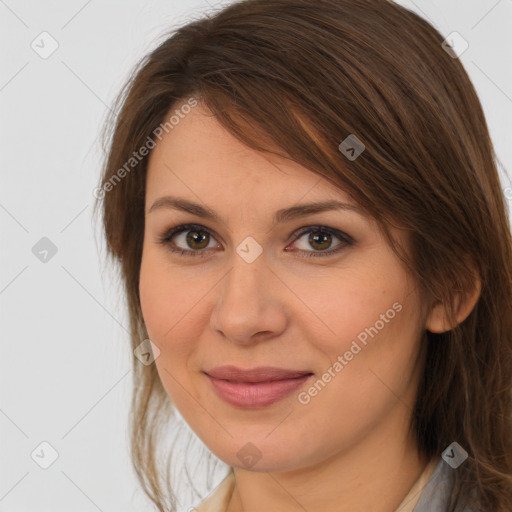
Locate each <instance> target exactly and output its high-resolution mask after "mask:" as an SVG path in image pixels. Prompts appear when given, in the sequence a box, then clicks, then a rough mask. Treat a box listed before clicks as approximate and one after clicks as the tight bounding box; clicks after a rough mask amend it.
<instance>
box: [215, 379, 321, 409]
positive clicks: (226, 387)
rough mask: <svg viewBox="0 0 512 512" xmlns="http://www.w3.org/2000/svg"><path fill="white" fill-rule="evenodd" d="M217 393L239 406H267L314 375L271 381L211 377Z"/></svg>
mask: <svg viewBox="0 0 512 512" xmlns="http://www.w3.org/2000/svg"><path fill="white" fill-rule="evenodd" d="M207 377H208V378H209V379H210V381H211V383H212V384H213V388H214V389H215V392H216V393H217V395H218V396H219V397H220V398H222V399H223V400H224V401H226V402H228V403H229V404H231V405H234V406H237V407H248V408H253V407H265V406H267V405H270V404H273V403H274V402H277V401H278V400H281V399H283V398H284V397H286V396H288V395H289V394H290V393H292V392H293V391H295V390H296V389H297V388H298V387H300V386H302V384H304V382H306V381H307V380H308V379H309V378H310V377H313V375H304V376H303V377H297V378H295V379H283V380H275V381H271V382H255V383H252V384H249V383H247V382H232V381H227V380H222V379H215V378H214V377H210V376H209V375H207Z"/></svg>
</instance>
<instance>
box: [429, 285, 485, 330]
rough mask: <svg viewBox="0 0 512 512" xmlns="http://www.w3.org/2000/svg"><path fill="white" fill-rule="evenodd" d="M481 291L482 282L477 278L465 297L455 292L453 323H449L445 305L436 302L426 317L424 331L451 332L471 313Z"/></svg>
mask: <svg viewBox="0 0 512 512" xmlns="http://www.w3.org/2000/svg"><path fill="white" fill-rule="evenodd" d="M481 291H482V282H481V280H480V278H479V277H477V278H476V279H475V281H474V286H473V288H472V289H471V290H469V291H468V292H467V293H466V294H465V296H464V294H463V293H462V292H457V293H456V294H455V295H454V301H455V308H454V310H455V311H456V312H457V313H456V319H455V322H453V323H452V322H450V318H449V313H448V308H446V305H445V304H443V303H441V302H437V303H435V304H434V305H433V306H432V309H431V311H430V313H429V315H428V318H427V323H426V326H425V328H426V330H427V331H430V332H433V333H443V332H447V331H451V330H452V329H453V328H455V327H456V326H457V325H459V324H460V323H462V322H463V321H464V320H465V319H466V318H467V317H468V316H469V315H470V313H471V311H473V309H474V307H475V305H476V303H477V302H478V299H479V297H480V292H481Z"/></svg>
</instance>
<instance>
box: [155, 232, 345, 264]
mask: <svg viewBox="0 0 512 512" xmlns="http://www.w3.org/2000/svg"><path fill="white" fill-rule="evenodd" d="M186 231H204V232H206V233H207V234H208V236H210V237H213V235H212V233H211V231H210V230H209V229H207V228H205V227H204V226H201V225H200V224H182V225H180V226H176V227H175V228H172V229H170V230H169V231H167V232H166V233H165V234H164V235H163V236H162V237H159V238H158V243H160V244H162V245H164V246H165V247H166V248H167V249H168V250H169V251H171V252H172V253H178V254H180V255H181V256H192V257H196V256H199V257H204V256H206V254H205V253H207V251H208V250H207V249H200V250H196V251H193V250H186V249H176V248H174V247H172V246H171V245H170V242H171V240H172V238H173V237H174V236H175V235H178V234H180V233H183V232H186ZM309 232H321V233H327V234H329V235H333V236H335V237H337V238H339V239H340V240H341V242H342V243H341V244H338V245H337V246H336V248H335V249H329V250H326V251H302V252H305V253H306V254H303V255H302V256H301V257H304V258H311V257H313V258H315V257H327V256H331V255H333V254H336V253H338V252H340V251H341V250H343V249H344V248H345V247H346V246H351V245H353V244H354V239H353V238H352V237H350V236H349V235H347V234H346V233H343V232H342V231H338V230H337V229H332V228H328V227H326V226H306V227H304V228H301V229H299V230H298V231H297V232H296V233H294V235H295V238H294V240H293V242H292V243H294V242H296V241H297V240H299V239H300V238H301V237H302V235H304V234H306V233H309ZM213 238H214V237H213Z"/></svg>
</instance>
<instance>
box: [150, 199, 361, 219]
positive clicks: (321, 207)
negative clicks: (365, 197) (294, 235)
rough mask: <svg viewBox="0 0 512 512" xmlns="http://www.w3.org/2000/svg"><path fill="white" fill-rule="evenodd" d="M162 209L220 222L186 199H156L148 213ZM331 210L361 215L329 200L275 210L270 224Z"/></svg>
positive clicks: (352, 206) (211, 212) (214, 215)
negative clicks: (179, 211)
mask: <svg viewBox="0 0 512 512" xmlns="http://www.w3.org/2000/svg"><path fill="white" fill-rule="evenodd" d="M162 208H168V209H173V210H181V211H184V212H188V213H191V214H193V215H197V216H198V217H204V218H206V219H212V220H215V221H217V222H221V219H220V217H219V215H217V214H216V213H215V212H214V211H213V210H211V209H210V208H208V207H206V206H203V205H201V204H199V203H195V202H193V201H189V200H188V199H182V198H179V197H172V196H164V197H160V198H158V199H157V200H156V201H155V202H154V203H153V204H152V205H151V208H150V209H149V211H148V213H151V212H154V211H155V210H159V209H162ZM332 210H346V211H353V212H356V213H358V214H359V215H363V213H362V210H361V208H360V207H359V206H357V205H354V204H350V203H344V202H342V201H336V200H329V201H320V202H317V203H307V204H299V205H296V206H291V207H290V208H283V209H281V210H277V211H276V212H275V214H274V218H273V221H272V223H273V225H274V224H277V223H280V222H287V221H290V220H293V219H297V218H300V217H306V216H308V215H312V214H314V213H322V212H326V211H332Z"/></svg>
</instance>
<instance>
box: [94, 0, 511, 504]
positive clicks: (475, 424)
mask: <svg viewBox="0 0 512 512" xmlns="http://www.w3.org/2000/svg"><path fill="white" fill-rule="evenodd" d="M443 39H444V38H443V36H442V35H441V34H440V33H439V32H438V31H437V30H436V29H435V28H433V27H432V26H431V25H430V24H429V23H427V22H426V21H425V20H424V19H422V18H421V17H420V16H418V15H416V14H414V13H413V12H411V11H409V10H407V9H405V8H403V7H401V6H399V5H397V4H394V3H392V2H390V1H388V0H245V1H238V2H236V3H233V4H232V5H229V6H228V7H226V8H224V9H223V10H221V11H219V12H216V13H214V14H212V15H205V16H204V17H203V18H200V19H197V20H194V21H192V22H190V23H188V24H187V25H185V26H183V27H181V28H179V29H178V30H173V31H172V33H171V34H169V35H168V36H167V37H166V38H165V40H164V41H163V42H161V44H159V46H158V47H157V48H156V49H154V50H153V51H151V52H150V53H149V54H148V55H147V56H145V57H144V58H143V59H141V61H140V62H139V63H138V64H137V66H136V67H135V69H134V72H133V75H132V77H131V79H130V80H129V81H128V82H127V83H126V84H125V86H124V88H123V89H122V91H121V92H120V94H119V96H118V97H117V99H116V102H115V110H116V111H117V112H116V113H115V114H113V115H112V116H111V117H109V119H108V120H107V123H106V125H105V132H104V141H105V145H106V150H107V154H106V157H105V162H104V167H103V172H102V176H101V182H100V185H99V186H100V187H101V188H99V189H98V190H99V193H98V194H97V198H98V201H97V202H96V204H95V212H97V211H98V210H99V209H100V210H101V214H102V221H103V224H102V228H103V229H104V234H105V238H106V246H107V251H108V255H109V257H110V259H111V261H112V262H114V263H115V264H116V265H117V268H118V270H119V276H120V279H121V281H122V284H123V287H124V292H125V294H126V297H127V305H128V312H129V319H130V330H131V349H132V350H134V349H135V348H136V347H137V346H138V345H139V344H140V343H141V341H142V340H144V339H146V338H148V335H147V332H146V328H145V326H144V321H143V318H142V314H141V306H140V298H139V270H140V264H141V254H142V243H143V235H144V206H145V205H144V200H145V180H146V170H147V160H148V158H147V156H144V157H140V155H141V154H144V153H145V152H144V151H142V150H141V148H143V147H146V148H148V147H151V146H150V141H153V142H157V141H156V140H155V139H156V137H157V136H158V134H160V133H161V131H162V127H163V129H165V130H166V131H168V130H170V129H172V122H169V121H168V119H167V117H166V116H168V115H169V113H171V112H172V109H173V108H175V107H176V106H177V105H187V104H188V105H192V104H193V103H194V102H195V101H202V102H204V104H205V105H207V106H208V108H209V109H210V110H211V111H212V113H213V114H214V115H215V116H216V119H217V120H218V121H219V122H220V123H221V124H222V125H223V127H224V128H225V129H226V130H228V131H229V132H230V133H231V134H232V135H234V136H235V137H237V138H238V140H240V141H242V142H243V143H244V144H246V145H247V146H248V147H250V148H253V149H256V150H259V151H269V152H276V153H280V154H281V155H286V157H287V158H291V159H292V160H294V161H296V162H298V163H299V164H301V165H303V166H305V167H307V168H308V169H311V171H312V172H316V173H318V174H319V175H321V176H323V177H325V178H326V179H328V180H330V181H331V182H333V183H334V184H336V185H337V186H338V187H340V188H341V189H343V190H344V191H345V192H347V193H348V194H349V195H350V196H351V197H353V198H354V199H355V200H356V201H357V202H358V203H359V204H360V205H361V207H362V208H363V209H364V210H366V212H367V213H369V214H370V215H371V216H372V217H373V218H374V219H375V220H376V221H377V222H378V225H379V228H380V229H381V230H382V233H383V234H385V236H386V239H387V240H388V241H389V243H390V245H391V247H392V248H393V250H395V252H396V254H397V256H399V257H400V258H401V259H402V261H403V262H404V264H406V265H407V267H408V268H409V269H410V271H411V273H412V274H413V275H414V276H415V279H416V280H417V283H418V288H419V290H420V292H421V294H422V298H423V301H424V304H425V305H426V306H431V305H433V304H435V303H438V302H441V303H442V304H445V305H446V308H447V311H448V312H449V314H450V315H451V318H452V319H454V318H455V315H456V312H457V311H456V306H455V305H454V304H456V302H457V296H458V297H461V296H462V297H464V294H466V293H468V292H469V291H470V290H471V288H472V286H473V285H474V282H475V280H474V278H475V276H478V277H479V278H480V279H481V293H480V296H479V299H478V302H477V303H476V306H475V307H474V308H473V310H472V311H471V313H470V315H469V316H468V317H467V318H466V319H465V320H464V321H463V322H462V323H460V324H459V325H457V326H456V327H454V328H453V329H451V330H450V331H447V332H444V333H441V334H435V333H432V332H429V331H426V332H425V333H424V336H423V337H422V339H421V341H420V343H421V348H422V349H423V350H424V354H425V369H424V372H423V374H422V377H421V382H420V385H419V389H418V397H417V402H416V404H415V408H414V413H413V415H412V420H411V428H412V429H414V433H415V438H416V440H417V444H418V447H419V450H420V451H421V453H423V454H424V455H426V456H427V457H429V458H430V457H433V456H439V455H440V454H441V453H442V452H443V450H444V449H445V448H446V447H448V446H449V445H450V444H451V443H452V442H453V441H456V442H457V443H458V444H459V445H461V446H462V447H463V448H464V449H465V450H466V452H467V453H468V458H467V459H466V460H465V462H464V463H463V464H462V465H461V466H459V468H458V469H457V470H456V471H454V472H453V474H454V475H455V481H454V482H455V483H454V487H453V493H452V497H451V502H450V504H449V511H453V510H455V507H456V504H457V503H460V502H462V501H463V499H464V498H467V497H468V496H472V499H473V500H475V501H473V502H472V505H473V506H475V507H478V508H477V510H481V511H483V510H492V511H495V512H510V510H512V411H511V401H512V400H511V387H512V240H511V233H510V227H509V218H508V212H507V209H506V206H505V200H504V195H503V191H502V189H501V186H500V179H499V175H498V172H497V164H496V162H497V157H496V155H495V152H494V148H493V145H492V142H491V140H490V136H489V131H488V127H487V124H486V120H485V117H484V114H483V111H482V107H481V104H480V102H479V99H478V97H477V94H476V92H475V90H474V87H473V86H472V84H471V82H470V79H469V77H468V75H467V73H466V71H465V69H464V67H463V65H462V64H461V62H460V61H459V59H457V58H453V56H452V55H450V54H449V53H448V52H447V51H445V50H444V48H443V46H442V42H443ZM186 111H187V110H185V108H183V109H182V110H181V111H180V112H182V113H185V112H186ZM183 115H185V114H183ZM159 130H160V131H159ZM349 135H355V136H356V137H357V138H358V139H359V140H360V141H362V142H363V143H364V145H365V150H364V151H363V152H362V153H361V154H360V155H359V156H358V157H357V158H355V159H352V160H351V159H349V158H346V155H343V154H342V153H341V151H340V148H339V146H340V143H341V142H342V141H344V140H346V138H347V137H348V136H349ZM153 145H154V144H153ZM276 148H277V149H276ZM273 150H275V151H273ZM135 153H137V155H138V156H137V158H135V157H134V155H135ZM122 169H124V172H123V171H122ZM394 223H399V224H400V225H401V226H405V228H406V229H407V230H408V232H409V233H410V237H411V238H410V240H411V245H410V250H409V251H408V253H407V254H405V253H404V251H401V249H400V248H399V247H398V246H397V245H396V244H395V243H394V240H393V238H392V237H391V236H390V234H389V225H392V224H394ZM133 376H134V388H133V398H132V406H131V411H130V425H131V450H132V460H133V465H134V468H135V470H136V473H137V475H138V477H139V479H140V482H141V485H142V486H143V489H144V491H145V492H146V494H147V495H148V497H149V498H150V499H151V500H152V501H153V502H154V504H155V505H156V506H157V508H158V510H159V511H162V512H164V511H166V512H167V511H169V510H175V497H174V494H173V492H172V489H170V486H169V483H168V482H167V481H166V480H165V478H163V477H162V471H161V469H160V468H159V467H158V464H157V454H158V453H159V451H158V446H159V443H160V442H161V436H163V435H164V427H165V425H166V424H167V423H168V420H169V418H170V416H171V415H172V412H173V407H172V404H171V402H170V399H169V397H168V396H167V394H166V392H165V390H164V389H163V386H162V384H161V382H160V380H159V377H158V374H157V371H156V368H155V365H154V364H153V365H148V366H146V365H143V364H140V362H139V361H138V360H137V359H136V358H135V357H134V358H133ZM163 467H165V466H163ZM474 491H477V494H474Z"/></svg>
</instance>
